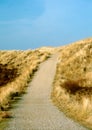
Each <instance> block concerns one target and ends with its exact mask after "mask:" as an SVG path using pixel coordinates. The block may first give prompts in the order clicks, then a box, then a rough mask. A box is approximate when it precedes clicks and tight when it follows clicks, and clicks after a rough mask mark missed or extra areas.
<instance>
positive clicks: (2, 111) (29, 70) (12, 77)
mask: <svg viewBox="0 0 92 130" xmlns="http://www.w3.org/2000/svg"><path fill="white" fill-rule="evenodd" d="M49 56H50V53H49V52H45V51H43V52H41V51H39V50H27V51H15V50H12V51H0V118H1V117H3V118H5V117H6V118H7V117H10V116H9V114H8V112H6V110H8V109H9V107H10V105H11V102H12V100H13V99H14V97H15V96H19V95H21V94H22V93H25V90H26V88H27V86H28V83H29V81H30V80H31V79H32V76H33V74H34V72H35V71H37V69H38V67H39V64H40V63H41V62H43V61H44V60H46V59H47V58H48V57H49Z"/></svg>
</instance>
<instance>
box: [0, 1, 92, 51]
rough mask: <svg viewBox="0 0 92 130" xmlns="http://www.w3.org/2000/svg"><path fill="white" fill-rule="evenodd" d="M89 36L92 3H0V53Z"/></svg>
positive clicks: (72, 40)
mask: <svg viewBox="0 0 92 130" xmlns="http://www.w3.org/2000/svg"><path fill="white" fill-rule="evenodd" d="M88 37H92V0H0V50H2V49H5V50H6V49H22V50H25V49H33V48H38V47H41V46H62V45H65V44H68V43H71V42H74V41H77V40H80V39H84V38H88Z"/></svg>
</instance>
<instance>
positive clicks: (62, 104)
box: [51, 39, 92, 129]
mask: <svg viewBox="0 0 92 130" xmlns="http://www.w3.org/2000/svg"><path fill="white" fill-rule="evenodd" d="M53 86H54V87H53V91H52V95H51V96H52V100H53V102H54V103H55V104H56V105H57V106H58V107H59V109H60V110H62V111H63V112H64V113H65V114H66V115H67V116H69V117H72V118H73V119H75V120H77V121H79V122H80V123H81V124H83V125H85V126H86V127H88V128H90V129H92V39H87V40H82V41H79V42H76V43H73V44H70V45H67V46H65V47H64V48H63V49H62V50H61V52H60V56H59V60H58V64H57V71H56V76H55V79H54V83H53Z"/></svg>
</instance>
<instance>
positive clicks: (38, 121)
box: [5, 55, 87, 130]
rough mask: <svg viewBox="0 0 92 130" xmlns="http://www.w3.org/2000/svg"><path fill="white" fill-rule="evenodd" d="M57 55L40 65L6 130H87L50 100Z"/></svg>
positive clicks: (14, 110)
mask: <svg viewBox="0 0 92 130" xmlns="http://www.w3.org/2000/svg"><path fill="white" fill-rule="evenodd" d="M56 63H57V55H54V56H52V57H51V58H49V59H48V60H47V61H45V62H44V63H42V64H41V65H40V68H39V70H38V71H37V72H36V74H35V76H34V78H33V81H32V82H31V83H30V85H29V88H28V90H27V94H25V95H24V96H23V99H22V100H21V101H19V103H18V104H17V107H16V108H15V109H13V110H12V111H13V114H14V116H15V118H13V119H12V120H11V121H10V122H9V123H8V126H7V128H6V129H5V130H87V129H86V128H84V127H83V126H80V125H79V124H77V123H75V122H74V121H72V120H71V119H69V118H67V117H66V116H65V115H64V114H63V113H62V112H60V111H59V110H58V109H57V107H55V106H54V105H53V103H52V102H51V99H50V94H51V88H52V82H53V79H54V76H55V71H56Z"/></svg>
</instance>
